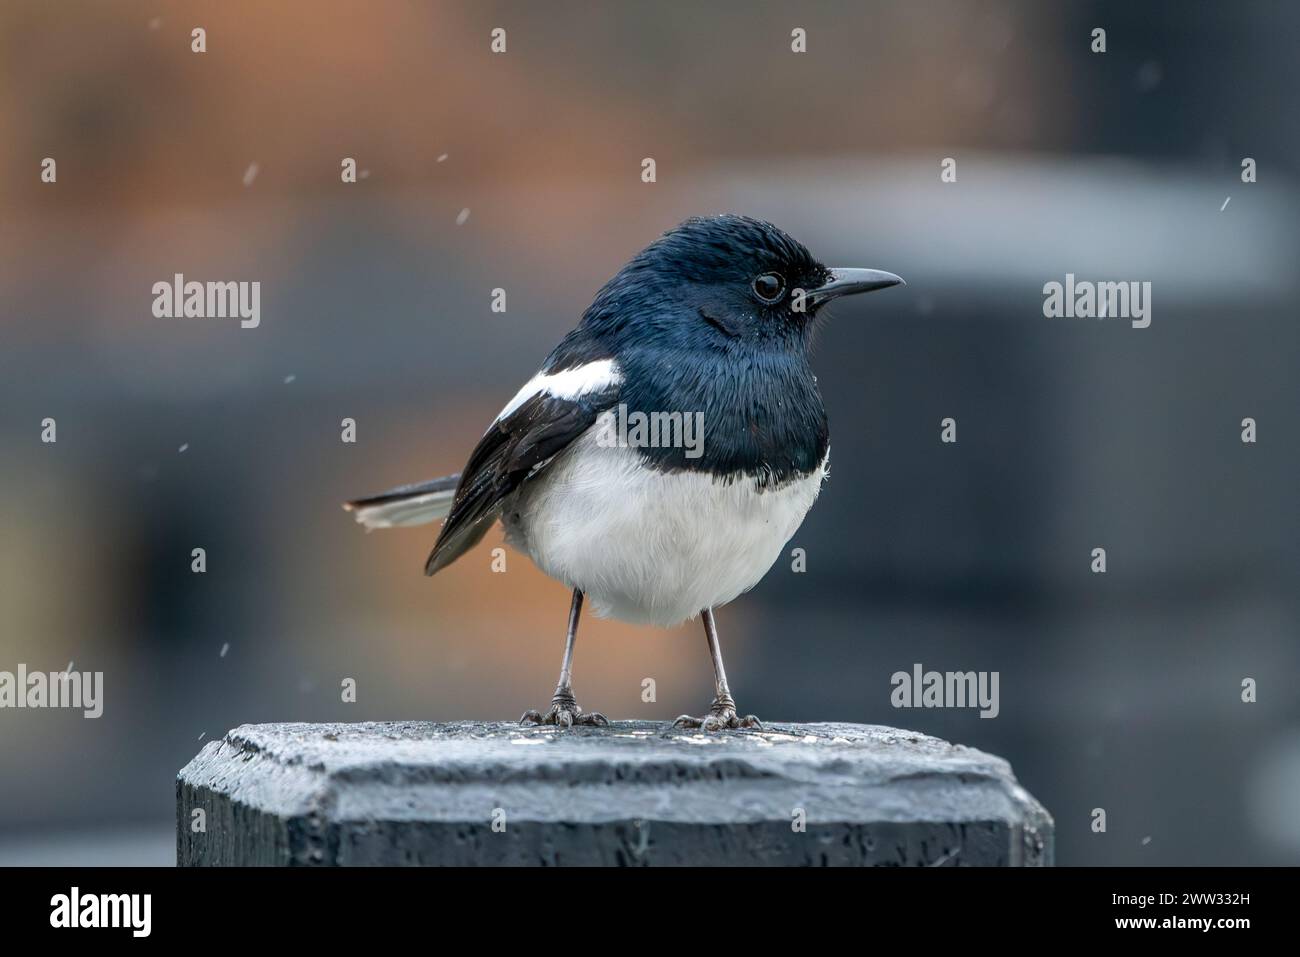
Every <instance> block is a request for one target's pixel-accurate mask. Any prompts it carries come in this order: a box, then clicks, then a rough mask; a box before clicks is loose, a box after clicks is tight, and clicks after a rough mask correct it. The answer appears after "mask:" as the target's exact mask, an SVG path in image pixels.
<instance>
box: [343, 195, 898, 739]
mask: <svg viewBox="0 0 1300 957" xmlns="http://www.w3.org/2000/svg"><path fill="white" fill-rule="evenodd" d="M902 281H903V280H902V279H900V278H899V277H898V276H895V275H894V274H892V273H888V272H881V271H879V270H875V269H838V268H836V269H831V268H828V267H826V266H823V265H822V264H821V263H819V262H818V261H817V260H816V259H814V258H813V257H812V255H811V254H810V253H809V252H808V250H807V249H805V248H804V247H803V246H802V245H801V244H800V243H798V242H796V241H795V240H794V239H792V238H791V237H790V236H788V235H786V234H785V233H784V232H782V231H781V230H780V229H778V228H776V227H775V226H773V225H771V224H770V223H765V222H761V221H759V220H755V219H750V218H748V217H744V216H715V217H709V218H696V219H689V220H687V221H686V222H684V223H682V224H681V225H680V226H678V227H676V228H675V229H672V230H670V231H669V232H667V233H665V234H664V235H663V236H661V237H660V238H659V239H657V240H655V242H653V243H651V244H650V245H649V246H647V247H646V248H645V249H644V250H642V251H641V252H640V253H638V254H637V255H636V256H634V257H633V258H632V260H631V261H630V262H628V263H627V265H625V266H624V267H623V268H622V269H621V270H620V271H619V273H618V275H616V276H615V277H614V278H613V279H611V280H610V281H609V282H608V283H606V284H605V286H604V288H603V289H601V290H600V292H599V293H597V295H596V298H595V300H594V301H593V302H592V304H591V306H590V307H589V308H588V309H587V311H586V313H585V314H584V315H583V317H582V321H581V322H580V323H579V324H578V326H577V328H575V329H574V330H573V331H572V332H570V333H569V334H568V335H566V336H565V337H564V339H563V340H561V342H560V344H559V345H558V346H556V348H555V350H554V351H553V352H552V353H551V354H550V355H549V356H548V357H547V359H546V361H545V362H544V363H543V364H542V368H541V370H540V371H539V372H538V373H537V374H536V375H535V376H533V378H532V379H530V380H529V381H528V382H527V383H526V384H525V385H524V387H523V388H522V389H520V390H519V392H518V393H516V395H515V397H514V398H513V399H511V400H510V401H509V402H508V403H507V404H506V406H505V408H504V409H502V410H501V413H500V414H499V415H498V416H497V417H496V419H495V420H494V421H493V422H492V424H491V425H490V426H489V427H488V430H487V432H486V433H485V434H484V436H483V438H482V439H481V440H480V441H479V443H478V446H477V447H476V448H475V449H474V451H473V452H472V453H471V454H470V457H469V461H468V463H466V465H465V468H464V470H463V471H462V472H461V473H460V474H459V475H449V476H447V477H445V478H439V479H434V480H433V481H431V482H424V483H421V484H418V485H407V486H402V487H400V488H396V489H392V490H391V491H388V492H385V493H383V494H381V495H375V496H371V497H369V498H363V499H358V500H356V501H353V502H349V503H348V504H347V505H346V506H345V507H346V508H348V509H350V510H352V511H354V512H355V513H356V518H357V521H359V522H361V523H362V524H364V525H366V526H367V527H370V528H387V527H392V526H396V525H418V524H421V523H423V522H428V521H432V520H434V519H436V518H443V517H445V518H446V521H445V522H444V523H443V526H442V531H441V533H440V534H439V536H438V541H437V544H435V545H434V547H433V552H432V553H431V554H430V555H429V559H428V562H426V564H425V568H424V570H425V574H427V575H432V574H434V573H435V572H437V571H439V570H440V569H442V568H445V567H446V566H447V565H450V564H451V563H452V562H453V561H455V560H456V559H457V558H459V557H460V556H461V555H463V554H464V553H465V552H466V551H467V550H469V549H470V548H471V547H473V546H474V545H475V544H476V543H477V542H478V541H479V540H480V539H481V538H482V537H483V535H484V534H485V533H486V532H487V530H488V529H489V528H490V527H491V526H492V525H493V524H494V523H495V522H496V521H497V520H498V519H499V520H500V521H501V523H502V524H503V525H504V527H505V533H506V540H507V541H508V542H509V543H510V544H511V545H513V546H514V547H515V548H517V549H519V550H520V551H522V552H523V553H524V554H526V555H528V556H529V557H530V558H531V559H532V560H533V562H534V563H535V564H536V565H537V566H538V567H539V568H540V569H542V571H544V572H545V573H546V574H548V575H550V576H551V577H552V578H555V579H557V580H559V581H561V582H563V583H564V584H565V585H567V586H568V587H570V588H572V589H573V602H572V605H571V607H570V610H569V626H568V634H567V637H566V640H565V645H564V658H563V661H562V664H561V666H560V680H559V683H558V685H557V686H556V689H555V695H554V697H553V698H552V699H551V707H550V709H549V710H548V711H547V712H546V713H545V714H539V713H538V712H536V711H528V712H526V713H525V714H524V717H523V719H522V721H524V722H530V721H531V722H535V723H541V724H556V725H560V726H562V727H569V726H572V725H574V724H587V725H603V724H607V723H608V722H607V721H606V719H605V718H604V716H603V715H600V714H597V713H594V712H584V711H583V710H582V709H581V708H579V707H578V704H577V702H576V701H575V700H574V696H573V685H572V665H573V645H574V638H575V635H576V633H577V628H578V618H579V616H580V614H581V611H582V604H583V597H584V596H586V597H587V598H589V599H590V600H591V604H592V606H593V608H594V609H595V611H596V614H598V615H601V616H610V617H614V618H618V619H622V620H624V621H630V622H643V623H648V624H654V625H660V626H665V627H667V626H671V625H675V624H678V623H679V622H682V621H684V620H686V619H688V618H693V617H695V616H696V615H700V616H701V617H702V618H703V621H704V632H705V636H706V638H707V640H708V646H709V653H710V656H711V657H712V659H713V673H714V688H715V696H714V699H713V704H712V706H711V707H710V709H709V712H708V714H707V715H705V716H704V717H703V718H693V717H690V716H686V715H683V716H682V717H680V718H678V719H677V721H676V722H675V723H676V724H678V725H680V726H685V727H702V728H704V729H705V730H709V731H713V730H719V729H722V728H741V727H745V728H748V727H761V725H760V724H759V722H758V720H757V719H756V718H755V717H754V716H753V715H750V716H748V717H740V716H739V715H738V714H737V712H736V704H735V701H734V699H733V698H732V697H731V691H730V689H729V688H728V686H727V676H726V672H725V670H724V669H723V665H722V652H721V649H720V647H719V645H718V635H717V628H716V626H715V623H714V618H713V609H714V608H716V607H717V606H719V605H723V604H725V603H727V602H729V601H731V600H732V599H733V598H735V597H736V596H738V595H740V594H741V593H742V592H745V591H748V590H749V589H750V588H752V587H753V586H754V585H756V584H757V583H758V581H759V579H761V578H762V577H763V575H764V574H766V573H767V570H768V569H769V568H770V567H771V566H772V564H773V563H774V562H775V561H776V559H777V557H778V556H779V555H780V553H781V550H782V549H783V547H784V546H785V544H786V542H788V541H789V540H790V538H791V536H792V535H794V533H795V531H796V529H798V527H799V525H800V523H801V522H802V521H803V518H804V515H805V514H806V513H807V511H808V509H809V508H810V507H811V506H812V504H813V501H814V500H815V499H816V498H817V493H818V491H819V490H820V488H821V484H822V481H823V480H824V479H825V477H826V474H827V472H826V469H827V460H828V457H829V450H830V439H829V432H828V429H827V423H826V410H825V409H824V407H823V406H822V399H821V395H820V393H819V392H818V389H817V379H816V377H815V376H814V375H813V372H812V368H811V366H810V365H809V363H808V359H809V351H810V347H811V345H812V338H813V332H814V326H815V320H816V318H817V315H818V312H819V310H820V309H821V308H822V307H823V306H824V305H825V304H826V303H828V302H830V301H831V300H832V299H835V298H837V297H839V296H847V295H853V294H856V293H862V292H871V291H872V290H875V289H884V288H887V287H889V286H893V285H897V284H898V283H901V282H902ZM694 426H698V429H696V428H693V427H694ZM688 433H689V434H688Z"/></svg>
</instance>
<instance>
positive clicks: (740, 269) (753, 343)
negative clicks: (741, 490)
mask: <svg viewBox="0 0 1300 957" xmlns="http://www.w3.org/2000/svg"><path fill="white" fill-rule="evenodd" d="M766 273H777V274H778V275H779V276H780V277H781V279H782V280H783V282H784V286H785V292H784V295H782V296H781V297H780V299H778V301H777V302H775V303H766V302H764V301H763V300H762V299H761V298H760V297H759V295H758V294H757V293H756V292H755V290H754V287H753V284H754V280H755V278H756V277H758V276H760V275H764V274H766ZM829 275H830V270H828V269H827V268H826V267H825V266H823V265H822V264H821V263H819V262H817V260H815V259H814V258H813V257H812V255H811V254H810V253H809V252H808V250H807V249H806V248H804V246H803V245H801V244H800V243H798V242H796V241H795V240H794V239H792V238H791V237H790V236H788V235H786V234H785V233H784V232H782V231H781V230H780V229H778V228H777V227H775V226H773V225H771V224H770V223H765V222H761V221H759V220H755V219H750V218H748V217H744V216H716V217H710V218H697V219H689V220H687V221H686V222H684V223H682V224H681V225H680V226H678V227H676V228H675V229H673V230H670V231H669V232H667V233H665V234H664V235H663V236H661V237H660V238H659V239H658V240H656V241H655V242H654V243H652V244H651V245H649V246H648V247H646V248H645V249H644V250H642V251H641V252H640V253H638V254H637V255H636V256H635V257H633V258H632V260H631V261H629V262H628V264H627V265H626V266H624V267H623V269H621V270H620V271H619V273H618V274H617V275H616V276H615V277H614V278H613V279H611V280H610V281H609V282H608V283H606V284H605V286H604V288H602V289H601V290H600V292H599V293H598V294H597V295H596V298H595V300H594V301H593V302H592V304H591V306H590V307H589V308H588V309H587V311H586V313H585V314H584V315H583V317H582V321H581V323H580V324H579V325H578V327H577V328H575V329H574V330H573V331H572V332H570V333H569V334H568V335H567V336H565V338H564V340H563V341H562V342H561V343H560V345H559V346H557V347H556V349H555V351H554V352H552V353H551V355H550V357H548V359H547V361H546V364H545V366H544V368H545V369H547V370H549V371H559V370H561V369H565V368H572V367H574V366H579V365H583V364H585V363H588V362H592V361H595V360H597V359H605V358H613V359H615V360H616V361H617V362H618V365H619V367H620V369H621V370H622V373H623V384H622V388H621V389H620V394H619V397H618V401H619V403H621V404H623V405H625V406H626V408H627V411H628V412H629V413H632V412H643V413H646V414H650V413H654V412H681V413H683V414H691V413H694V412H702V413H703V425H704V441H703V449H702V453H703V454H701V455H700V456H699V457H695V458H692V457H688V456H687V454H686V453H687V449H686V448H682V447H673V448H641V449H640V454H641V455H642V456H644V458H645V460H646V463H647V464H648V465H649V466H651V467H652V468H656V469H660V470H666V471H676V470H691V471H705V472H710V473H712V474H714V475H728V476H734V475H737V474H743V475H746V476H750V477H752V478H754V479H756V480H758V481H759V482H760V483H762V484H763V485H780V484H783V483H785V482H787V481H790V480H791V479H794V478H797V477H801V476H804V475H807V474H808V473H810V472H812V471H813V470H814V469H816V468H817V467H818V466H819V465H820V463H821V461H822V458H823V457H824V456H825V453H826V449H827V445H828V443H829V434H828V430H827V422H826V411H825V408H824V407H823V405H822V399H821V394H820V393H819V392H818V390H817V380H816V378H815V377H814V375H813V372H812V368H811V366H810V365H809V361H808V358H809V350H810V347H811V344H812V335H813V325H814V315H813V313H814V312H815V310H814V309H812V308H809V309H808V310H806V311H800V310H797V309H796V308H795V298H794V290H796V289H813V288H816V287H817V286H820V285H821V284H822V283H824V282H825V281H826V279H827V278H828V277H829Z"/></svg>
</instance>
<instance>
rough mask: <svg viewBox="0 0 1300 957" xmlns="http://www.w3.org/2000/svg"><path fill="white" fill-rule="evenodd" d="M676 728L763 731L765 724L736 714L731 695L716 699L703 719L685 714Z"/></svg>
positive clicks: (676, 724)
mask: <svg viewBox="0 0 1300 957" xmlns="http://www.w3.org/2000/svg"><path fill="white" fill-rule="evenodd" d="M673 727H674V728H699V729H700V730H701V731H726V730H728V729H734V728H753V729H754V730H756V731H762V730H763V722H761V721H759V720H758V718H756V717H754V716H753V715H752V714H748V715H745V717H743V718H742V717H741V716H740V715H738V714H737V713H736V702H735V701H734V700H732V697H731V695H723V696H722V697H720V698H714V699H713V704H712V706H711V707H710V708H709V713H708V714H706V715H705V716H704V717H702V718H693V717H691V716H690V715H689V714H684V715H682V716H681V717H679V718H678V719H677V720H676V721H674V722H673Z"/></svg>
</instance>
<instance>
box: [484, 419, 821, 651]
mask: <svg viewBox="0 0 1300 957" xmlns="http://www.w3.org/2000/svg"><path fill="white" fill-rule="evenodd" d="M612 415H613V412H612V411H610V412H606V413H604V415H603V416H602V419H604V418H606V417H609V416H612ZM602 425H604V426H605V427H606V428H608V423H604V422H602V421H601V420H598V421H597V422H596V424H595V425H594V426H593V427H592V428H591V429H589V430H588V431H587V432H586V433H585V434H584V435H582V436H581V437H580V438H579V439H577V440H576V441H575V442H574V443H573V444H572V445H571V446H569V448H568V449H566V450H565V451H564V452H562V453H561V454H560V455H558V456H557V457H556V458H555V460H554V461H553V462H552V463H551V464H550V466H549V467H548V468H547V469H546V470H545V471H544V472H543V473H542V474H540V475H538V476H537V477H536V478H534V479H531V480H529V481H528V482H527V483H525V484H524V486H523V487H522V488H521V489H520V490H519V492H517V493H516V494H515V495H514V496H513V497H512V499H511V500H510V501H509V502H508V503H507V506H506V509H505V511H504V513H503V514H502V522H503V523H504V525H505V527H506V534H507V538H508V540H509V541H510V543H511V544H512V545H514V546H515V547H516V548H518V549H520V550H521V551H523V552H524V553H525V554H527V555H528V556H529V557H530V558H532V560H533V561H534V562H535V563H536V564H537V566H538V567H539V568H541V570H542V571H544V572H545V573H546V574H548V575H550V576H551V577H552V578H555V579H558V580H559V581H562V582H564V583H565V584H567V585H568V586H570V587H572V588H579V589H581V590H582V591H583V592H585V593H586V595H587V597H588V600H589V602H590V603H591V606H592V608H593V610H594V611H595V612H596V614H598V615H600V616H602V617H613V618H618V619H621V620H623V621H630V622H638V623H645V624H654V625H660V626H664V627H667V626H671V625H675V624H678V623H679V622H682V621H685V620H686V619H687V618H691V617H693V616H694V615H696V614H698V613H699V612H700V611H702V610H703V609H705V608H714V607H717V606H718V605H722V604H724V603H726V602H728V601H731V600H732V599H733V598H735V597H736V596H737V595H740V594H741V593H742V592H745V591H748V590H749V589H750V588H752V587H753V586H754V585H756V584H757V583H758V581H759V580H760V579H761V578H762V577H763V576H764V575H765V574H766V573H767V570H768V569H769V568H771V567H772V564H773V563H774V562H775V561H776V559H777V558H778V557H779V556H780V555H781V551H782V549H783V548H784V546H785V544H786V542H788V541H789V540H790V538H791V536H792V535H794V533H795V531H796V530H797V529H798V528H799V525H800V523H801V522H803V518H804V515H806V514H807V512H808V509H809V508H811V507H812V504H813V502H814V501H815V500H816V499H817V493H818V492H819V491H820V490H821V484H822V481H823V479H824V478H825V476H826V466H827V459H828V458H829V455H830V453H829V451H828V452H827V457H826V458H823V459H822V462H821V465H820V466H819V467H818V468H817V469H816V470H815V471H814V472H812V473H811V474H809V475H807V476H805V477H803V478H799V479H796V480H794V481H791V482H788V483H786V484H784V485H782V486H780V487H778V488H766V489H762V490H760V489H759V488H758V487H757V485H756V483H755V481H754V480H753V479H752V478H747V477H745V476H743V475H738V476H734V477H733V478H732V479H731V480H730V481H725V480H720V479H715V478H713V477H712V476H711V475H709V474H707V473H703V472H658V471H655V470H653V469H650V468H647V467H646V466H645V465H644V464H643V463H642V460H641V456H640V454H639V453H638V452H637V451H636V449H633V448H626V447H611V446H608V445H607V444H603V443H600V442H599V441H598V440H597V435H598V434H600V433H599V430H600V429H601V428H602ZM606 434H608V433H606Z"/></svg>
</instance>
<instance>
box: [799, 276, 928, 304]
mask: <svg viewBox="0 0 1300 957" xmlns="http://www.w3.org/2000/svg"><path fill="white" fill-rule="evenodd" d="M900 284H901V285H904V286H905V285H907V283H905V282H903V279H902V277H901V276H895V275H894V274H893V273H892V272H885V271H884V270H883V269H832V270H831V278H830V279H828V280H827V281H826V282H824V283H822V285H820V286H818V287H817V288H816V289H809V290H808V304H809V305H810V306H820V305H821V304H822V303H824V302H829V301H830V300H832V299H838V298H839V297H840V296H856V295H857V294H858V293H860V292H875V291H876V290H877V289H888V288H889V287H890V286H897V285H900Z"/></svg>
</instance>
